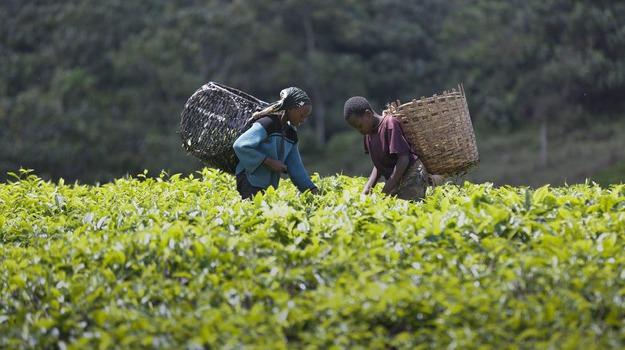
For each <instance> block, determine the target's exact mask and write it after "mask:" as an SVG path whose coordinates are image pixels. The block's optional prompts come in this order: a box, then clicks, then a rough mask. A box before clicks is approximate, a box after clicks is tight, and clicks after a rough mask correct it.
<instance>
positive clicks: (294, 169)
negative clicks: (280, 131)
mask: <svg viewBox="0 0 625 350" xmlns="http://www.w3.org/2000/svg"><path fill="white" fill-rule="evenodd" d="M284 162H285V163H286V166H287V170H288V172H289V177H290V178H291V181H293V183H294V184H295V186H297V188H298V189H299V190H300V192H304V191H306V190H311V191H313V192H316V188H317V186H315V184H314V183H313V182H312V181H311V180H310V176H308V172H307V171H306V168H304V164H303V163H302V157H301V156H300V154H299V150H298V149H297V144H296V145H293V148H291V151H290V152H289V154H288V155H287V157H286V159H285V160H284Z"/></svg>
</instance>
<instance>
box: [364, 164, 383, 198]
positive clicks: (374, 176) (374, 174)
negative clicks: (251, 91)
mask: <svg viewBox="0 0 625 350" xmlns="http://www.w3.org/2000/svg"><path fill="white" fill-rule="evenodd" d="M379 179H380V172H378V168H376V167H375V166H374V167H373V169H372V170H371V175H369V181H367V184H366V185H365V188H364V190H363V191H362V193H363V194H369V193H370V192H371V190H372V189H373V188H374V187H375V185H376V184H377V183H378V180H379Z"/></svg>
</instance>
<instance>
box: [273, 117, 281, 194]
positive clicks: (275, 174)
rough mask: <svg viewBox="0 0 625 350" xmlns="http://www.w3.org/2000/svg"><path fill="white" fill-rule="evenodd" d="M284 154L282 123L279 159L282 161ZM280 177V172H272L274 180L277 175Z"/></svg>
mask: <svg viewBox="0 0 625 350" xmlns="http://www.w3.org/2000/svg"><path fill="white" fill-rule="evenodd" d="M283 156H284V126H283V125H282V123H280V146H279V147H278V160H279V161H281V162H282V157H283ZM276 176H277V177H278V179H279V178H280V173H276V172H272V173H271V177H272V181H271V182H274V181H273V180H274V179H276V178H275V177H276Z"/></svg>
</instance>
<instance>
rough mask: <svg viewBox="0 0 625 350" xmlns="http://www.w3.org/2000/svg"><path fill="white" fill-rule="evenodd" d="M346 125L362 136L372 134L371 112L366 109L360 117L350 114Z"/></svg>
mask: <svg viewBox="0 0 625 350" xmlns="http://www.w3.org/2000/svg"><path fill="white" fill-rule="evenodd" d="M347 123H348V124H349V125H350V126H351V127H352V128H354V129H356V130H358V132H360V133H361V134H363V135H367V134H372V133H373V127H374V123H373V112H372V111H371V110H369V109H367V110H366V111H365V112H364V113H363V114H362V115H356V114H351V115H350V116H349V118H347Z"/></svg>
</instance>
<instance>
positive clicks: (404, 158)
mask: <svg viewBox="0 0 625 350" xmlns="http://www.w3.org/2000/svg"><path fill="white" fill-rule="evenodd" d="M408 165H410V155H408V154H401V155H399V156H398V157H397V164H395V168H394V169H393V173H392V174H391V177H389V179H388V180H387V181H386V183H385V184H384V188H382V192H384V193H386V194H392V193H393V192H395V190H396V189H397V186H399V182H400V181H401V178H402V177H403V176H404V173H405V172H406V169H408Z"/></svg>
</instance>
